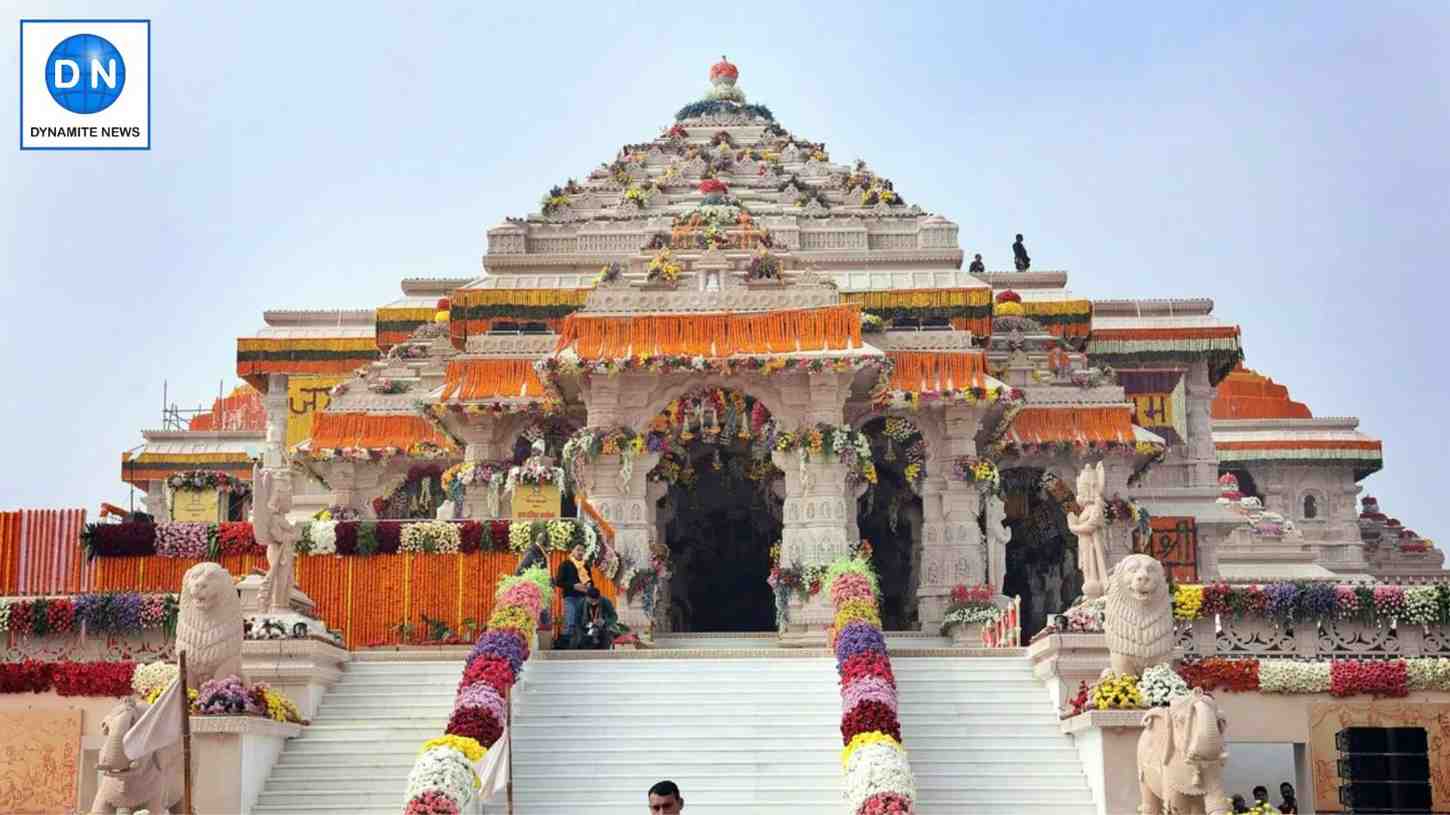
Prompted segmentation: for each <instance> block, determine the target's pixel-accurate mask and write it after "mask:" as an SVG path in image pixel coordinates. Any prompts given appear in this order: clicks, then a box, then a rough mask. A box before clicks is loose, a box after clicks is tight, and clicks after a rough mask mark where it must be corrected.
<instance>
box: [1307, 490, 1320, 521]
mask: <svg viewBox="0 0 1450 815" xmlns="http://www.w3.org/2000/svg"><path fill="white" fill-rule="evenodd" d="M1318 517H1319V499H1317V498H1315V497H1314V496H1313V495H1312V494H1310V495H1306V496H1304V520H1306V521H1312V520H1314V519H1315V518H1318Z"/></svg>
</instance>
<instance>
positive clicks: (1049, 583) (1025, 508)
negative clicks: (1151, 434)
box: [1002, 467, 1082, 642]
mask: <svg viewBox="0 0 1450 815" xmlns="http://www.w3.org/2000/svg"><path fill="white" fill-rule="evenodd" d="M1047 482H1048V483H1044V478H1043V471H1042V470H1039V469H1035V468H1031V467H1019V468H1014V469H1009V470H1003V471H1002V500H1003V502H1004V503H1005V504H1006V511H1007V526H1009V527H1011V529H1012V540H1011V541H1010V542H1009V543H1008V544H1007V573H1006V575H1005V577H1004V578H1003V580H1002V593H1003V594H1005V595H1007V596H1008V597H1011V596H1013V595H1017V596H1020V597H1021V598H1022V641H1023V642H1027V641H1028V640H1030V639H1031V637H1032V636H1033V635H1035V634H1036V633H1037V632H1038V631H1041V630H1042V628H1043V627H1044V626H1045V625H1047V620H1048V618H1049V617H1050V616H1051V615H1053V614H1059V613H1061V612H1063V611H1066V610H1067V608H1068V607H1069V606H1070V605H1071V604H1072V602H1073V601H1074V600H1076V599H1077V598H1078V597H1079V596H1081V595H1082V573H1081V572H1079V571H1078V566H1077V536H1076V535H1074V534H1072V532H1071V531H1069V530H1068V528H1067V513H1066V512H1065V511H1064V510H1063V508H1062V505H1061V497H1062V496H1061V493H1062V489H1061V488H1062V487H1065V486H1066V485H1061V484H1060V482H1058V481H1057V479H1055V478H1054V477H1052V476H1048V477H1047ZM1053 486H1058V487H1059V488H1058V489H1056V490H1054V489H1052V487H1053Z"/></svg>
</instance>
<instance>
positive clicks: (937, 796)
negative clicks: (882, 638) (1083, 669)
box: [891, 656, 1096, 815]
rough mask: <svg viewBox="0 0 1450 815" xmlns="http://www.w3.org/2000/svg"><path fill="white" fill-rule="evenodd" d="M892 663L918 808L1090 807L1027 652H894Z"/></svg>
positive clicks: (1069, 812)
mask: <svg viewBox="0 0 1450 815" xmlns="http://www.w3.org/2000/svg"><path fill="white" fill-rule="evenodd" d="M891 667H892V671H893V672H894V673H895V674H896V685H897V693H898V704H899V706H900V708H899V714H900V718H901V736H902V739H903V741H905V743H906V748H907V750H908V751H909V755H910V757H911V769H912V773H913V774H914V775H915V776H916V787H917V796H916V801H917V810H918V811H919V812H923V813H952V812H964V813H965V812H970V813H972V815H1009V814H1010V815H1035V814H1036V813H1041V815H1048V813H1051V814H1052V815H1093V813H1095V812H1096V807H1095V806H1094V804H1093V798H1092V792H1091V790H1090V789H1089V787H1088V784H1087V778H1086V777H1085V776H1084V775H1083V770H1082V764H1081V763H1080V761H1079V759H1078V755H1077V750H1076V748H1075V747H1074V746H1073V742H1072V737H1071V736H1066V735H1063V734H1062V733H1061V732H1059V730H1058V719H1057V712H1056V711H1055V710H1053V707H1052V702H1051V701H1050V700H1049V698H1048V696H1047V691H1046V690H1045V689H1044V688H1043V687H1042V684H1041V683H1040V682H1038V681H1037V680H1036V679H1035V678H1034V677H1033V676H1032V666H1031V663H1030V662H1029V661H1028V659H1027V657H1025V656H1010V657H901V656H893V657H892V658H891Z"/></svg>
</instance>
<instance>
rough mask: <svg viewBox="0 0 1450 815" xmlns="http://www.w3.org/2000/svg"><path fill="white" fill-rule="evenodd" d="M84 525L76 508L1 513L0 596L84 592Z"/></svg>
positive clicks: (86, 580)
mask: <svg viewBox="0 0 1450 815" xmlns="http://www.w3.org/2000/svg"><path fill="white" fill-rule="evenodd" d="M85 522H86V515H85V511H84V510H80V509H22V510H15V511H11V512H0V596H4V595H26V594H65V593H72V592H80V591H87V590H88V589H89V587H90V581H91V567H90V564H88V563H87V562H86V559H85V553H84V551H83V550H82V549H81V544H80V533H81V530H82V529H83V528H84V527H85Z"/></svg>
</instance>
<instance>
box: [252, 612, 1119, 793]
mask: <svg viewBox="0 0 1450 815" xmlns="http://www.w3.org/2000/svg"><path fill="white" fill-rule="evenodd" d="M689 644H690V645H692V646H695V647H693V648H691V649H689V650H683V649H682V650H680V651H675V652H673V654H672V653H671V652H659V651H657V652H654V653H650V654H648V655H645V654H637V655H634V657H636V658H630V655H628V654H624V653H618V652H616V653H614V654H608V655H605V654H590V655H577V654H576V655H565V654H553V653H550V654H535V656H534V658H533V659H531V660H530V661H529V664H528V667H527V668H526V669H525V672H524V681H523V682H522V683H521V684H520V685H519V687H518V688H517V695H516V697H515V720H514V725H515V727H514V802H515V812H516V813H518V815H555V814H556V813H557V814H558V815H564V814H565V813H579V812H589V813H591V815H615V813H618V814H619V815H626V814H628V815H633V813H636V812H639V811H641V804H642V803H643V800H644V795H645V790H646V789H648V788H649V786H650V785H651V784H653V783H654V782H655V781H658V780H660V779H662V778H670V779H673V780H674V781H675V782H676V783H678V784H680V786H681V787H682V789H683V790H684V792H685V797H686V800H687V801H688V802H689V809H688V811H689V812H691V813H694V814H695V815H708V814H709V813H716V814H717V815H719V814H721V813H727V812H729V813H752V814H753V815H771V813H785V812H790V813H810V814H811V815H841V813H842V811H843V806H842V803H841V791H842V789H843V786H844V779H843V775H842V771H841V764H840V744H841V740H840V730H839V724H840V697H839V691H838V687H837V684H836V672H835V662H834V660H833V659H831V658H830V657H827V656H824V655H810V656H806V655H802V653H801V652H792V651H781V650H770V649H759V650H758V651H757V650H756V649H753V648H751V647H750V645H751V643H748V642H745V641H741V640H735V641H721V642H718V643H716V642H714V641H710V640H708V639H707V638H697V640H696V641H692V642H690V643H689ZM911 645H917V646H921V645H926V646H927V647H928V648H931V647H932V646H935V645H936V643H926V642H921V643H917V642H912V643H911ZM711 646H714V648H712V647H711ZM730 646H733V647H730ZM896 647H897V646H896V645H895V644H894V643H893V649H894V650H895V649H896ZM812 653H813V654H821V653H822V652H812ZM916 653H922V651H916ZM936 653H940V652H936ZM675 654H677V655H678V658H671V657H672V656H673V655H675ZM357 656H358V659H356V660H355V661H354V662H352V663H350V664H349V665H348V667H347V670H346V671H345V673H344V674H343V677H342V679H341V680H340V681H339V682H338V683H337V685H335V686H334V687H333V689H332V690H331V691H329V692H328V694H327V696H326V697H324V699H323V702H322V706H321V708H320V709H319V711H318V714H317V716H316V718H315V720H314V724H313V725H312V726H311V727H310V728H308V729H307V731H306V732H305V733H304V735H303V736H301V737H299V738H297V739H293V740H292V741H290V742H288V743H287V746H286V749H285V750H284V751H283V753H282V756H281V758H280V759H279V760H278V762H277V765H276V767H275V768H274V769H273V770H272V774H271V776H270V777H269V778H268V780H267V784H266V786H265V788H264V789H263V792H262V795H261V797H260V799H259V800H258V802H257V806H256V808H255V809H254V810H253V812H254V813H256V815H284V814H285V815H308V814H309V813H317V814H318V815H324V813H344V812H346V813H363V814H364V815H371V814H372V813H377V814H378V815H384V814H386V815H397V813H399V812H401V810H402V803H403V793H404V790H405V788H406V785H407V776H408V771H409V770H410V769H411V768H412V765H413V759H414V757H415V755H416V754H417V750H418V747H419V746H420V745H421V744H422V743H423V742H424V741H426V740H427V739H430V738H433V737H435V736H437V735H439V734H440V733H441V732H442V731H443V727H444V725H445V723H446V721H447V718H448V713H449V711H450V709H451V707H452V702H453V696H454V691H455V688H456V686H457V682H458V677H459V675H460V674H461V672H462V668H463V662H462V659H461V654H460V655H457V656H455V657H450V658H448V659H446V660H441V661H440V660H438V659H433V660H428V659H426V658H423V657H419V658H417V659H414V660H410V661H384V660H383V659H382V658H380V657H374V656H372V655H368V654H359V655H357ZM392 656H394V657H396V656H397V655H392ZM581 656H582V657H584V658H580V657H581ZM559 657H563V658H559ZM601 657H602V658H601ZM662 657H663V658H662ZM892 665H893V667H894V670H895V672H896V676H897V684H898V688H899V692H900V700H901V726H902V733H903V736H904V738H905V741H906V746H907V748H908V750H909V751H910V756H911V764H912V769H913V771H914V773H915V775H916V781H917V787H918V792H917V802H918V811H920V812H923V813H957V812H970V813H973V815H1008V813H1011V815H1047V814H1048V813H1052V815H1091V813H1093V812H1094V806H1093V804H1092V795H1091V793H1090V791H1089V789H1088V786H1087V782H1086V779H1085V778H1084V776H1083V771H1082V767H1081V765H1080V764H1079V762H1078V757H1077V753H1076V750H1075V749H1074V747H1073V744H1072V740H1071V738H1070V737H1069V736H1065V735H1062V734H1061V733H1060V732H1059V731H1058V726H1057V716H1056V713H1055V711H1054V710H1053V709H1052V705H1051V703H1050V702H1049V701H1048V697H1047V693H1046V691H1045V690H1044V689H1043V688H1042V686H1041V684H1040V683H1039V682H1037V681H1036V680H1035V679H1034V678H1033V677H1032V671H1031V667H1030V665H1029V663H1028V660H1027V658H1026V657H1025V656H1020V655H1013V656H1007V657H981V656H975V657H945V656H915V657H909V656H904V655H901V654H898V655H894V656H893V657H892ZM499 804H501V802H494V803H492V804H489V805H488V806H487V807H485V808H484V811H485V812H490V813H491V812H494V811H499V812H501V811H502V809H499V808H498V805H499Z"/></svg>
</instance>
